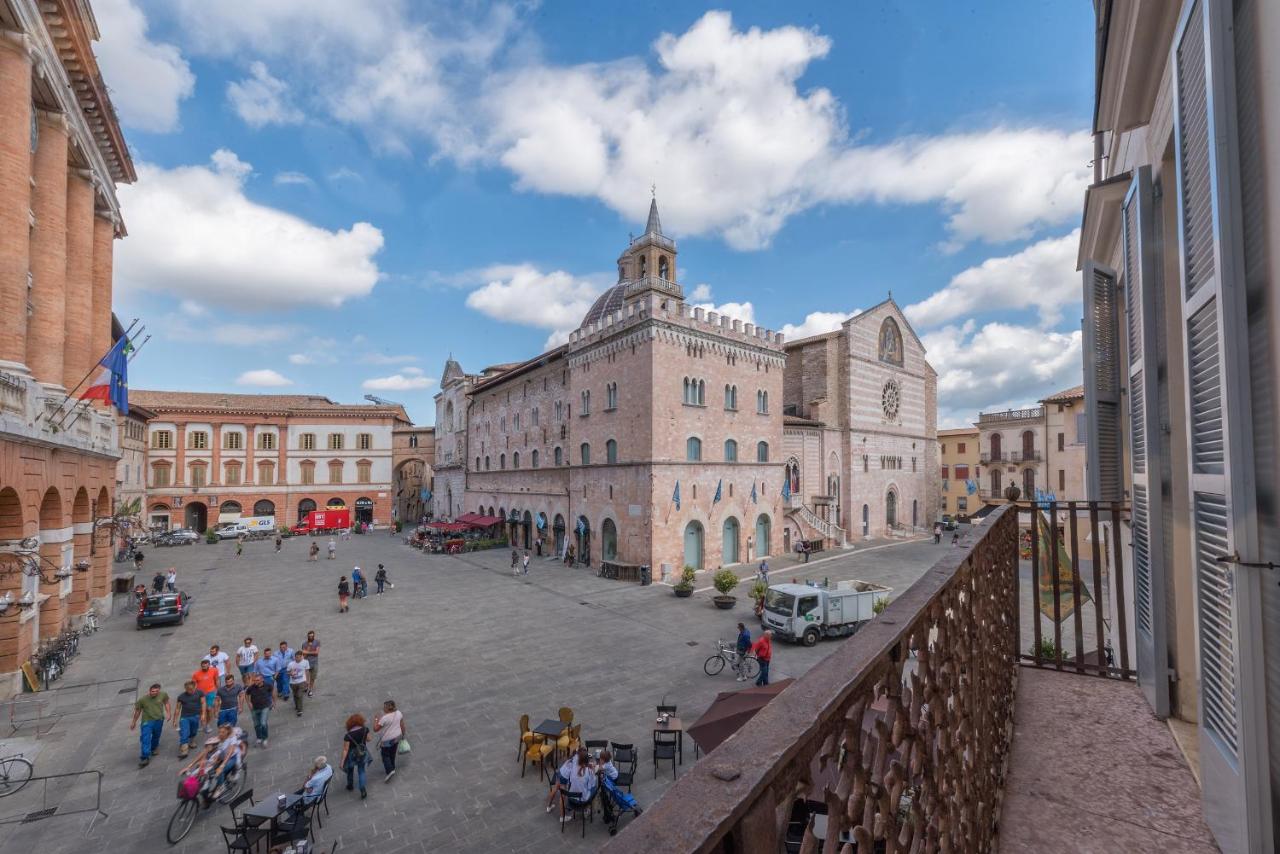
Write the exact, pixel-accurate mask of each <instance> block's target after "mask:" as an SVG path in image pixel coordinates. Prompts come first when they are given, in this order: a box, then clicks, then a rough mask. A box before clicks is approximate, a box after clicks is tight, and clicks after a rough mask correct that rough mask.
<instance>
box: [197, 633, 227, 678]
mask: <svg viewBox="0 0 1280 854" xmlns="http://www.w3.org/2000/svg"><path fill="white" fill-rule="evenodd" d="M230 659H231V656H229V655H227V654H226V653H225V652H223V651H222V649H221V648H220V647H219V646H218V645H217V644H216V643H215V644H214V645H213V646H211V647H209V654H208V655H206V656H205V657H204V658H202V659H200V660H201V661H207V662H209V666H210V667H212V668H213V669H214V670H216V671H218V684H219V685H221V684H222V679H223V677H224V676H226V675H227V661H229V660H230Z"/></svg>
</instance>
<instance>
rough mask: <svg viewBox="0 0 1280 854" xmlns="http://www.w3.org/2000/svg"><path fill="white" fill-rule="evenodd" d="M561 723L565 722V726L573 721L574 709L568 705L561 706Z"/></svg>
mask: <svg viewBox="0 0 1280 854" xmlns="http://www.w3.org/2000/svg"><path fill="white" fill-rule="evenodd" d="M560 723H562V724H564V725H565V726H568V725H569V724H571V723H573V709H571V708H569V707H568V706H561V707H560Z"/></svg>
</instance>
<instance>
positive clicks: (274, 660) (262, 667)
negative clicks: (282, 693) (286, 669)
mask: <svg viewBox="0 0 1280 854" xmlns="http://www.w3.org/2000/svg"><path fill="white" fill-rule="evenodd" d="M283 666H284V663H283V662H282V661H280V658H279V656H277V655H276V654H275V650H273V649H272V648H271V647H267V648H266V649H264V650H263V651H262V657H261V658H259V659H258V662H257V663H256V664H255V665H253V668H254V671H255V672H256V673H257V674H258V675H259V676H261V677H262V681H263V682H265V683H266V684H267V687H271V686H272V685H274V684H275V682H276V673H277V672H278V671H279V670H280V668H282V667H283Z"/></svg>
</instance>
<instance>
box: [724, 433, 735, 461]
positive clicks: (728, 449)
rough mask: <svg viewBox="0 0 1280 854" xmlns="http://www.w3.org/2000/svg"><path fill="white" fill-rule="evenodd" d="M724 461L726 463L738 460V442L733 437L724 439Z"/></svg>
mask: <svg viewBox="0 0 1280 854" xmlns="http://www.w3.org/2000/svg"><path fill="white" fill-rule="evenodd" d="M724 461H725V462H726V463H736V462H737V461H738V443H737V442H736V441H734V440H733V439H725V440H724Z"/></svg>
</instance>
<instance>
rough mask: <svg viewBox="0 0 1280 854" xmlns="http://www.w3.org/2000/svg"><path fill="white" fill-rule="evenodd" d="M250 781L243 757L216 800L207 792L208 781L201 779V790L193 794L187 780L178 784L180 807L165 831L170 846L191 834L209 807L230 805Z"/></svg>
mask: <svg viewBox="0 0 1280 854" xmlns="http://www.w3.org/2000/svg"><path fill="white" fill-rule="evenodd" d="M248 779H249V766H248V763H247V762H246V761H245V756H243V755H241V757H240V761H239V762H238V763H237V764H236V767H235V770H233V771H231V772H230V773H228V774H227V778H226V780H225V781H224V782H223V785H222V794H220V795H218V797H216V798H211V797H209V794H208V793H206V792H205V787H206V786H207V785H208V781H207V780H204V779H201V781H200V786H199V788H197V789H196V790H195V792H193V793H188V792H187V787H186V785H185V783H186V780H185V779H184V780H182V781H180V782H179V783H178V806H177V808H176V809H174V811H173V815H172V816H170V818H169V827H168V828H167V829H166V830H165V839H167V840H169V844H170V845H177V844H178V843H179V842H181V841H182V840H183V839H185V838H186V837H187V834H188V833H190V832H191V828H192V827H194V826H195V823H196V819H197V818H198V817H199V816H200V814H201V813H204V812H208V810H209V807H211V806H213V804H214V803H219V804H230V803H231V802H232V801H234V800H235V799H236V797H237V796H238V795H239V794H240V793H241V792H242V791H244V784H245V781H246V780H248Z"/></svg>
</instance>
